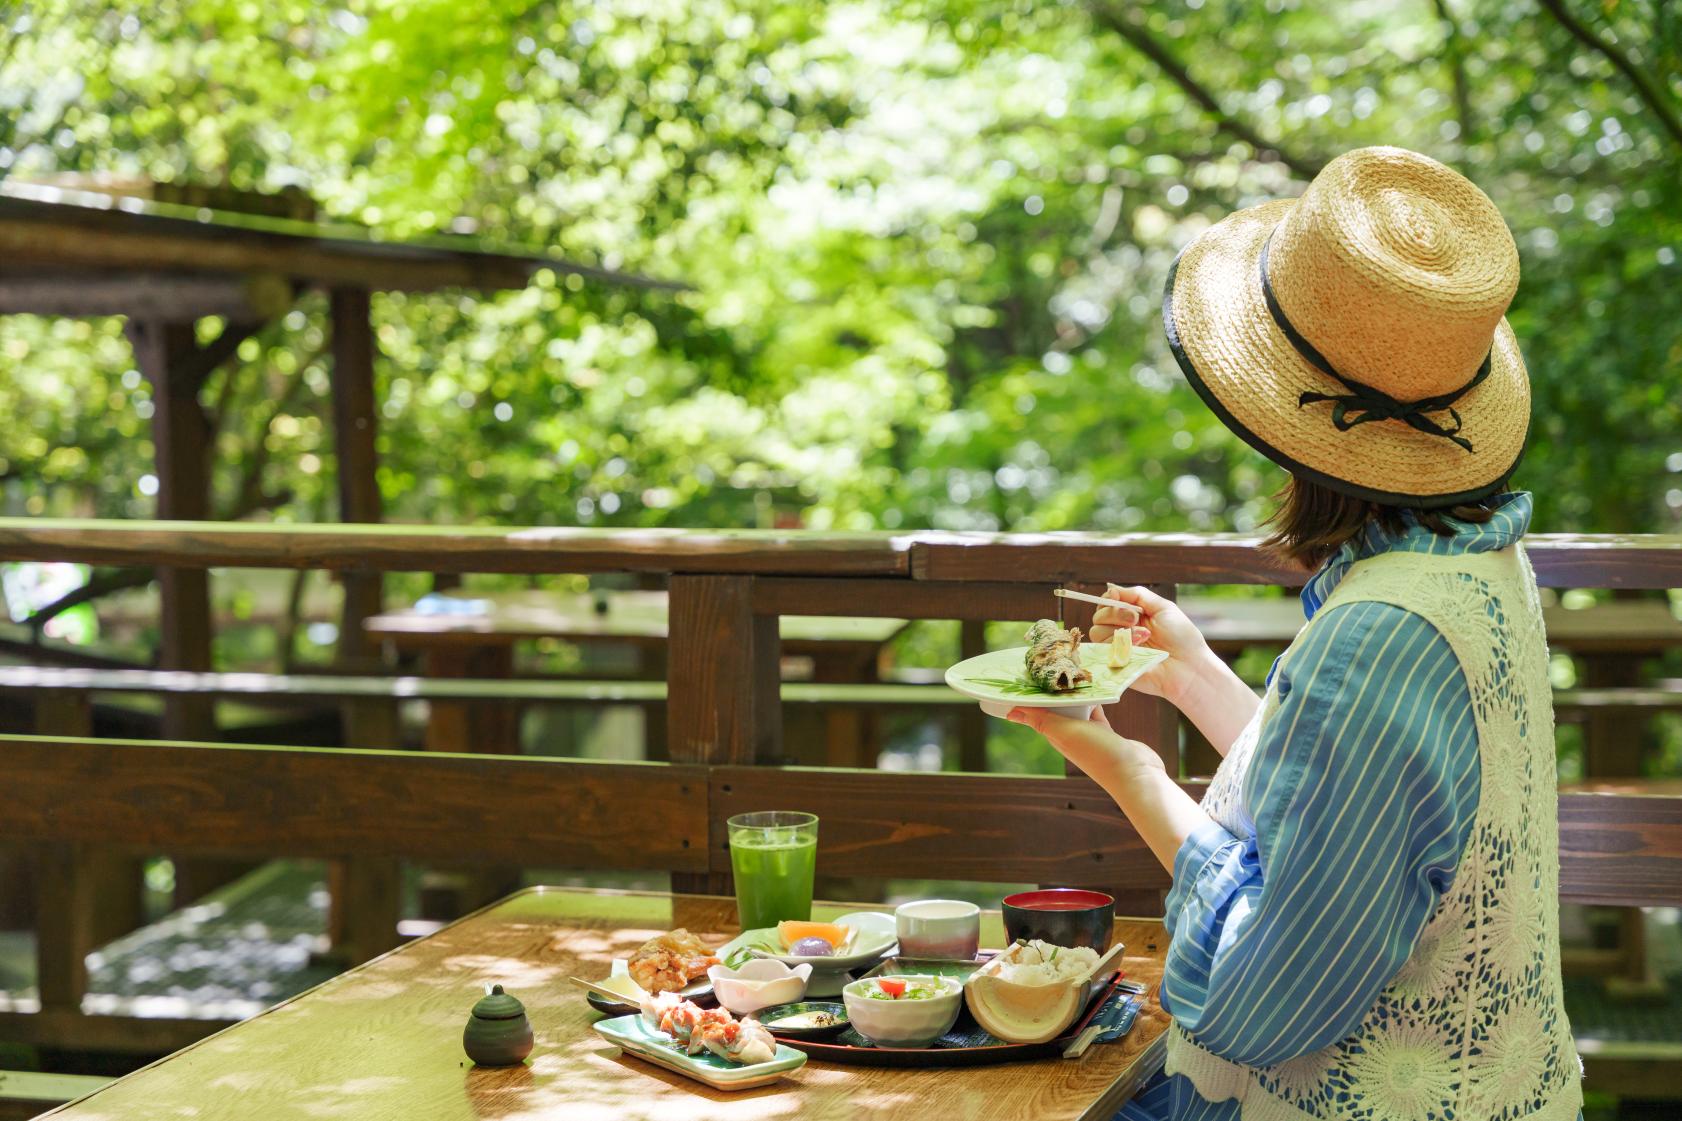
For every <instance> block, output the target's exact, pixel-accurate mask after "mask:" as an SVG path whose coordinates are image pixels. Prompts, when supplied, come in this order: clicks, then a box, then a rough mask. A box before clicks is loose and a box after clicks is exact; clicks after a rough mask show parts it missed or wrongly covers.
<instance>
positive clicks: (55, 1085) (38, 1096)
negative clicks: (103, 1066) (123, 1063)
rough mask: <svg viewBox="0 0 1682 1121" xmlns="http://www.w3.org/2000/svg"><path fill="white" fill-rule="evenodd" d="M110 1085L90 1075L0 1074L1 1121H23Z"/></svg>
mask: <svg viewBox="0 0 1682 1121" xmlns="http://www.w3.org/2000/svg"><path fill="white" fill-rule="evenodd" d="M110 1081H111V1079H109V1078H97V1077H95V1076H93V1075H90V1074H39V1073H37V1072H35V1071H30V1070H0V1121H24V1119H25V1118H29V1117H34V1116H35V1115H36V1114H39V1113H45V1112H46V1111H47V1110H49V1109H51V1108H53V1106H55V1105H63V1104H64V1103H65V1102H72V1101H75V1100H76V1099H77V1098H80V1097H85V1096H86V1095H88V1094H91V1093H93V1092H94V1091H95V1090H97V1089H99V1088H100V1087H101V1086H104V1085H105V1084H106V1083H108V1082H110Z"/></svg>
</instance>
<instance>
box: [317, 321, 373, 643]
mask: <svg viewBox="0 0 1682 1121" xmlns="http://www.w3.org/2000/svg"><path fill="white" fill-rule="evenodd" d="M328 302H329V307H330V309H331V314H332V320H333V322H332V331H333V446H334V450H335V452H336V453H337V456H338V485H339V520H340V521H346V522H378V521H380V520H381V517H382V512H381V509H380V506H381V504H380V484H379V478H378V470H379V451H378V449H377V448H376V446H375V437H376V435H377V433H378V428H379V422H378V415H379V413H378V408H377V406H376V403H375V400H374V332H373V324H372V323H371V322H369V319H368V316H369V301H368V293H367V291H366V290H365V289H361V288H335V289H333V291H332V292H331V294H330V296H329V301H328ZM342 583H343V584H344V590H345V602H344V615H343V618H342V622H341V626H340V628H339V645H338V653H339V659H340V661H341V662H350V661H364V660H367V659H370V658H373V657H376V656H377V650H376V649H375V646H374V644H373V643H370V642H369V641H368V638H367V636H366V635H365V634H364V633H363V630H362V624H363V621H364V620H366V619H367V618H368V617H369V616H370V615H377V614H379V612H380V601H381V580H380V576H379V574H378V573H346V574H345V575H344V576H343V578H342Z"/></svg>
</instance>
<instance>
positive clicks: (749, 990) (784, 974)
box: [707, 958, 812, 1016]
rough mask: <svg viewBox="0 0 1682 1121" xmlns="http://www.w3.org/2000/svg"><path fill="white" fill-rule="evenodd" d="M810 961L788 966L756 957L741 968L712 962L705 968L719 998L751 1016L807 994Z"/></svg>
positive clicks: (729, 1006) (810, 974)
mask: <svg viewBox="0 0 1682 1121" xmlns="http://www.w3.org/2000/svg"><path fill="white" fill-rule="evenodd" d="M811 977H812V966H811V964H810V963H809V962H808V963H805V964H802V965H797V966H795V967H794V968H792V969H790V968H789V967H788V966H787V965H785V964H784V963H783V962H780V961H774V960H772V959H770V958H755V959H754V960H752V961H750V962H748V963H747V964H746V965H744V966H742V967H741V968H740V969H731V968H730V967H728V966H724V965H715V966H713V967H712V968H711V969H708V970H707V978H708V980H710V981H712V983H713V995H714V996H716V997H718V1002H719V1003H720V1004H722V1005H724V1007H726V1008H728V1009H729V1010H730V1011H732V1012H734V1013H735V1014H736V1015H738V1016H751V1015H752V1014H753V1013H755V1012H758V1011H759V1010H760V1009H761V1008H769V1007H771V1006H772V1005H773V1004H792V1003H793V1002H794V1001H797V1000H799V999H800V998H801V997H803V996H805V995H806V982H807V981H809V980H810V979H811Z"/></svg>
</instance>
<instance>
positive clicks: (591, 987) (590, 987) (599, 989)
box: [567, 977, 636, 1005]
mask: <svg viewBox="0 0 1682 1121" xmlns="http://www.w3.org/2000/svg"><path fill="white" fill-rule="evenodd" d="M567 980H568V981H571V982H572V983H573V984H575V985H577V986H578V987H579V988H581V989H584V990H585V991H587V992H592V993H595V994H596V995H597V996H599V997H601V998H602V999H603V1000H611V1001H612V1002H613V1003H615V1004H632V1005H634V1004H636V1000H635V999H633V998H632V997H628V996H626V995H625V994H624V993H622V992H619V991H617V990H615V989H609V988H606V987H604V986H602V985H598V984H596V983H595V982H594V981H586V980H585V979H584V978H582V977H568V978H567Z"/></svg>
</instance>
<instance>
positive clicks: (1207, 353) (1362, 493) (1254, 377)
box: [1162, 200, 1530, 509]
mask: <svg viewBox="0 0 1682 1121" xmlns="http://www.w3.org/2000/svg"><path fill="white" fill-rule="evenodd" d="M1295 205H1296V203H1295V202H1294V201H1291V200H1283V201H1279V202H1269V203H1263V204H1262V205H1260V206H1253V207H1250V208H1248V209H1246V210H1240V211H1238V212H1236V213H1234V214H1231V215H1229V216H1228V217H1226V218H1225V219H1223V220H1222V221H1220V222H1218V223H1217V224H1215V225H1214V226H1211V227H1210V228H1209V229H1207V230H1205V231H1204V232H1203V233H1202V234H1200V235H1198V237H1197V238H1196V239H1195V240H1193V241H1192V243H1191V244H1190V245H1188V246H1186V248H1185V249H1184V250H1183V251H1181V253H1180V255H1179V257H1178V258H1177V259H1176V260H1175V261H1174V266H1173V268H1172V269H1170V270H1169V273H1168V284H1167V288H1166V290H1165V292H1164V294H1163V299H1162V321H1163V326H1164V327H1165V328H1166V330H1167V332H1168V345H1169V347H1170V348H1171V349H1172V350H1173V352H1174V358H1175V360H1176V361H1177V362H1179V364H1180V370H1181V371H1182V372H1183V373H1184V374H1185V376H1186V380H1187V381H1189V382H1191V385H1192V388H1193V389H1195V390H1196V391H1197V395H1198V396H1199V397H1201V398H1202V399H1203V402H1204V403H1205V404H1206V405H1208V406H1209V408H1210V409H1211V410H1213V411H1214V413H1215V415H1216V416H1217V417H1219V418H1220V419H1221V422H1222V423H1224V424H1225V425H1226V426H1227V427H1228V428H1230V429H1232V431H1233V432H1234V433H1236V434H1237V435H1238V436H1239V437H1240V438H1241V439H1243V440H1244V442H1245V443H1247V444H1249V445H1250V446H1251V447H1253V448H1255V449H1256V450H1257V451H1259V452H1261V453H1262V454H1263V455H1265V456H1267V457H1268V458H1269V459H1271V460H1273V461H1274V462H1275V463H1277V464H1279V465H1280V466H1281V467H1283V468H1285V469H1286V470H1288V471H1290V472H1291V473H1292V474H1295V475H1301V476H1303V477H1305V478H1307V479H1308V480H1310V481H1312V482H1316V483H1319V484H1321V485H1322V486H1325V487H1328V488H1330V489H1332V490H1335V491H1338V492H1340V493H1343V494H1349V495H1353V496H1354V497H1357V498H1364V499H1367V500H1369V501H1372V502H1378V503H1382V504H1384V505H1388V506H1411V507H1418V508H1421V509H1433V508H1439V507H1443V506H1452V505H1455V504H1458V503H1463V502H1472V501H1475V500H1476V499H1479V498H1483V497H1486V496H1488V495H1490V494H1493V493H1495V492H1497V491H1499V490H1501V489H1503V488H1504V487H1505V486H1506V484H1507V481H1508V479H1509V478H1510V477H1511V476H1512V474H1513V471H1514V469H1515V468H1517V466H1518V462H1519V459H1520V458H1521V457H1522V456H1523V454H1524V445H1525V440H1526V438H1527V436H1528V434H1529V428H1530V381H1529V378H1528V376H1527V375H1526V373H1525V368H1524V358H1523V356H1522V355H1520V353H1519V349H1518V340H1517V339H1516V338H1515V337H1514V335H1513V331H1512V328H1511V327H1510V326H1508V324H1507V321H1506V320H1505V319H1502V320H1501V323H1500V325H1499V326H1498V327H1497V328H1496V331H1495V339H1494V344H1493V346H1492V348H1491V350H1490V371H1489V376H1488V377H1487V378H1485V379H1484V381H1483V382H1482V383H1481V384H1479V385H1477V386H1475V387H1473V388H1472V389H1471V390H1469V391H1467V393H1466V394H1465V395H1464V396H1463V397H1461V398H1460V399H1459V400H1457V401H1456V402H1455V404H1454V408H1455V410H1456V411H1457V412H1458V413H1459V414H1460V418H1461V427H1460V434H1461V435H1462V436H1464V437H1465V438H1466V439H1467V440H1468V441H1469V442H1470V443H1471V444H1472V447H1473V450H1472V451H1470V452H1468V451H1466V450H1465V449H1464V448H1462V447H1460V446H1459V445H1457V444H1455V443H1454V442H1453V441H1450V440H1446V439H1443V438H1442V437H1440V436H1433V435H1431V434H1430V433H1427V432H1421V431H1419V430H1418V429H1416V428H1413V427H1412V426H1410V425H1408V424H1407V423H1406V422H1404V421H1400V420H1379V421H1373V422H1371V423H1367V424H1361V425H1357V426H1355V427H1353V428H1350V429H1348V430H1347V431H1339V430H1338V429H1337V428H1336V427H1335V426H1334V425H1333V424H1332V419H1331V414H1330V408H1329V406H1327V405H1325V404H1318V405H1314V404H1311V405H1308V406H1302V407H1299V405H1298V399H1299V398H1300V397H1301V396H1302V394H1304V393H1342V392H1344V391H1345V390H1344V387H1343V386H1341V385H1339V384H1338V383H1337V382H1336V381H1334V380H1333V379H1332V378H1329V377H1327V376H1326V375H1325V374H1323V373H1321V372H1320V371H1319V370H1317V369H1315V368H1314V367H1313V366H1312V365H1310V364H1309V362H1308V361H1307V360H1306V359H1305V358H1303V357H1302V355H1301V354H1299V353H1298V352H1297V349H1296V348H1295V347H1294V346H1292V345H1291V342H1290V340H1289V339H1287V338H1286V337H1285V334H1284V332H1282V331H1281V330H1280V329H1279V325H1278V324H1277V323H1276V322H1274V319H1273V316H1272V314H1270V313H1269V311H1268V308H1267V303H1266V299H1265V297H1264V296H1263V294H1262V287H1261V254H1262V247H1263V246H1264V245H1265V244H1266V242H1267V239H1268V235H1270V234H1271V233H1272V232H1273V229H1274V227H1275V226H1277V225H1278V224H1279V222H1280V221H1281V220H1282V219H1283V218H1284V217H1285V216H1286V215H1287V214H1289V213H1290V211H1291V208H1292V207H1293V206H1295ZM1469 379H1470V374H1468V380H1469Z"/></svg>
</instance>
